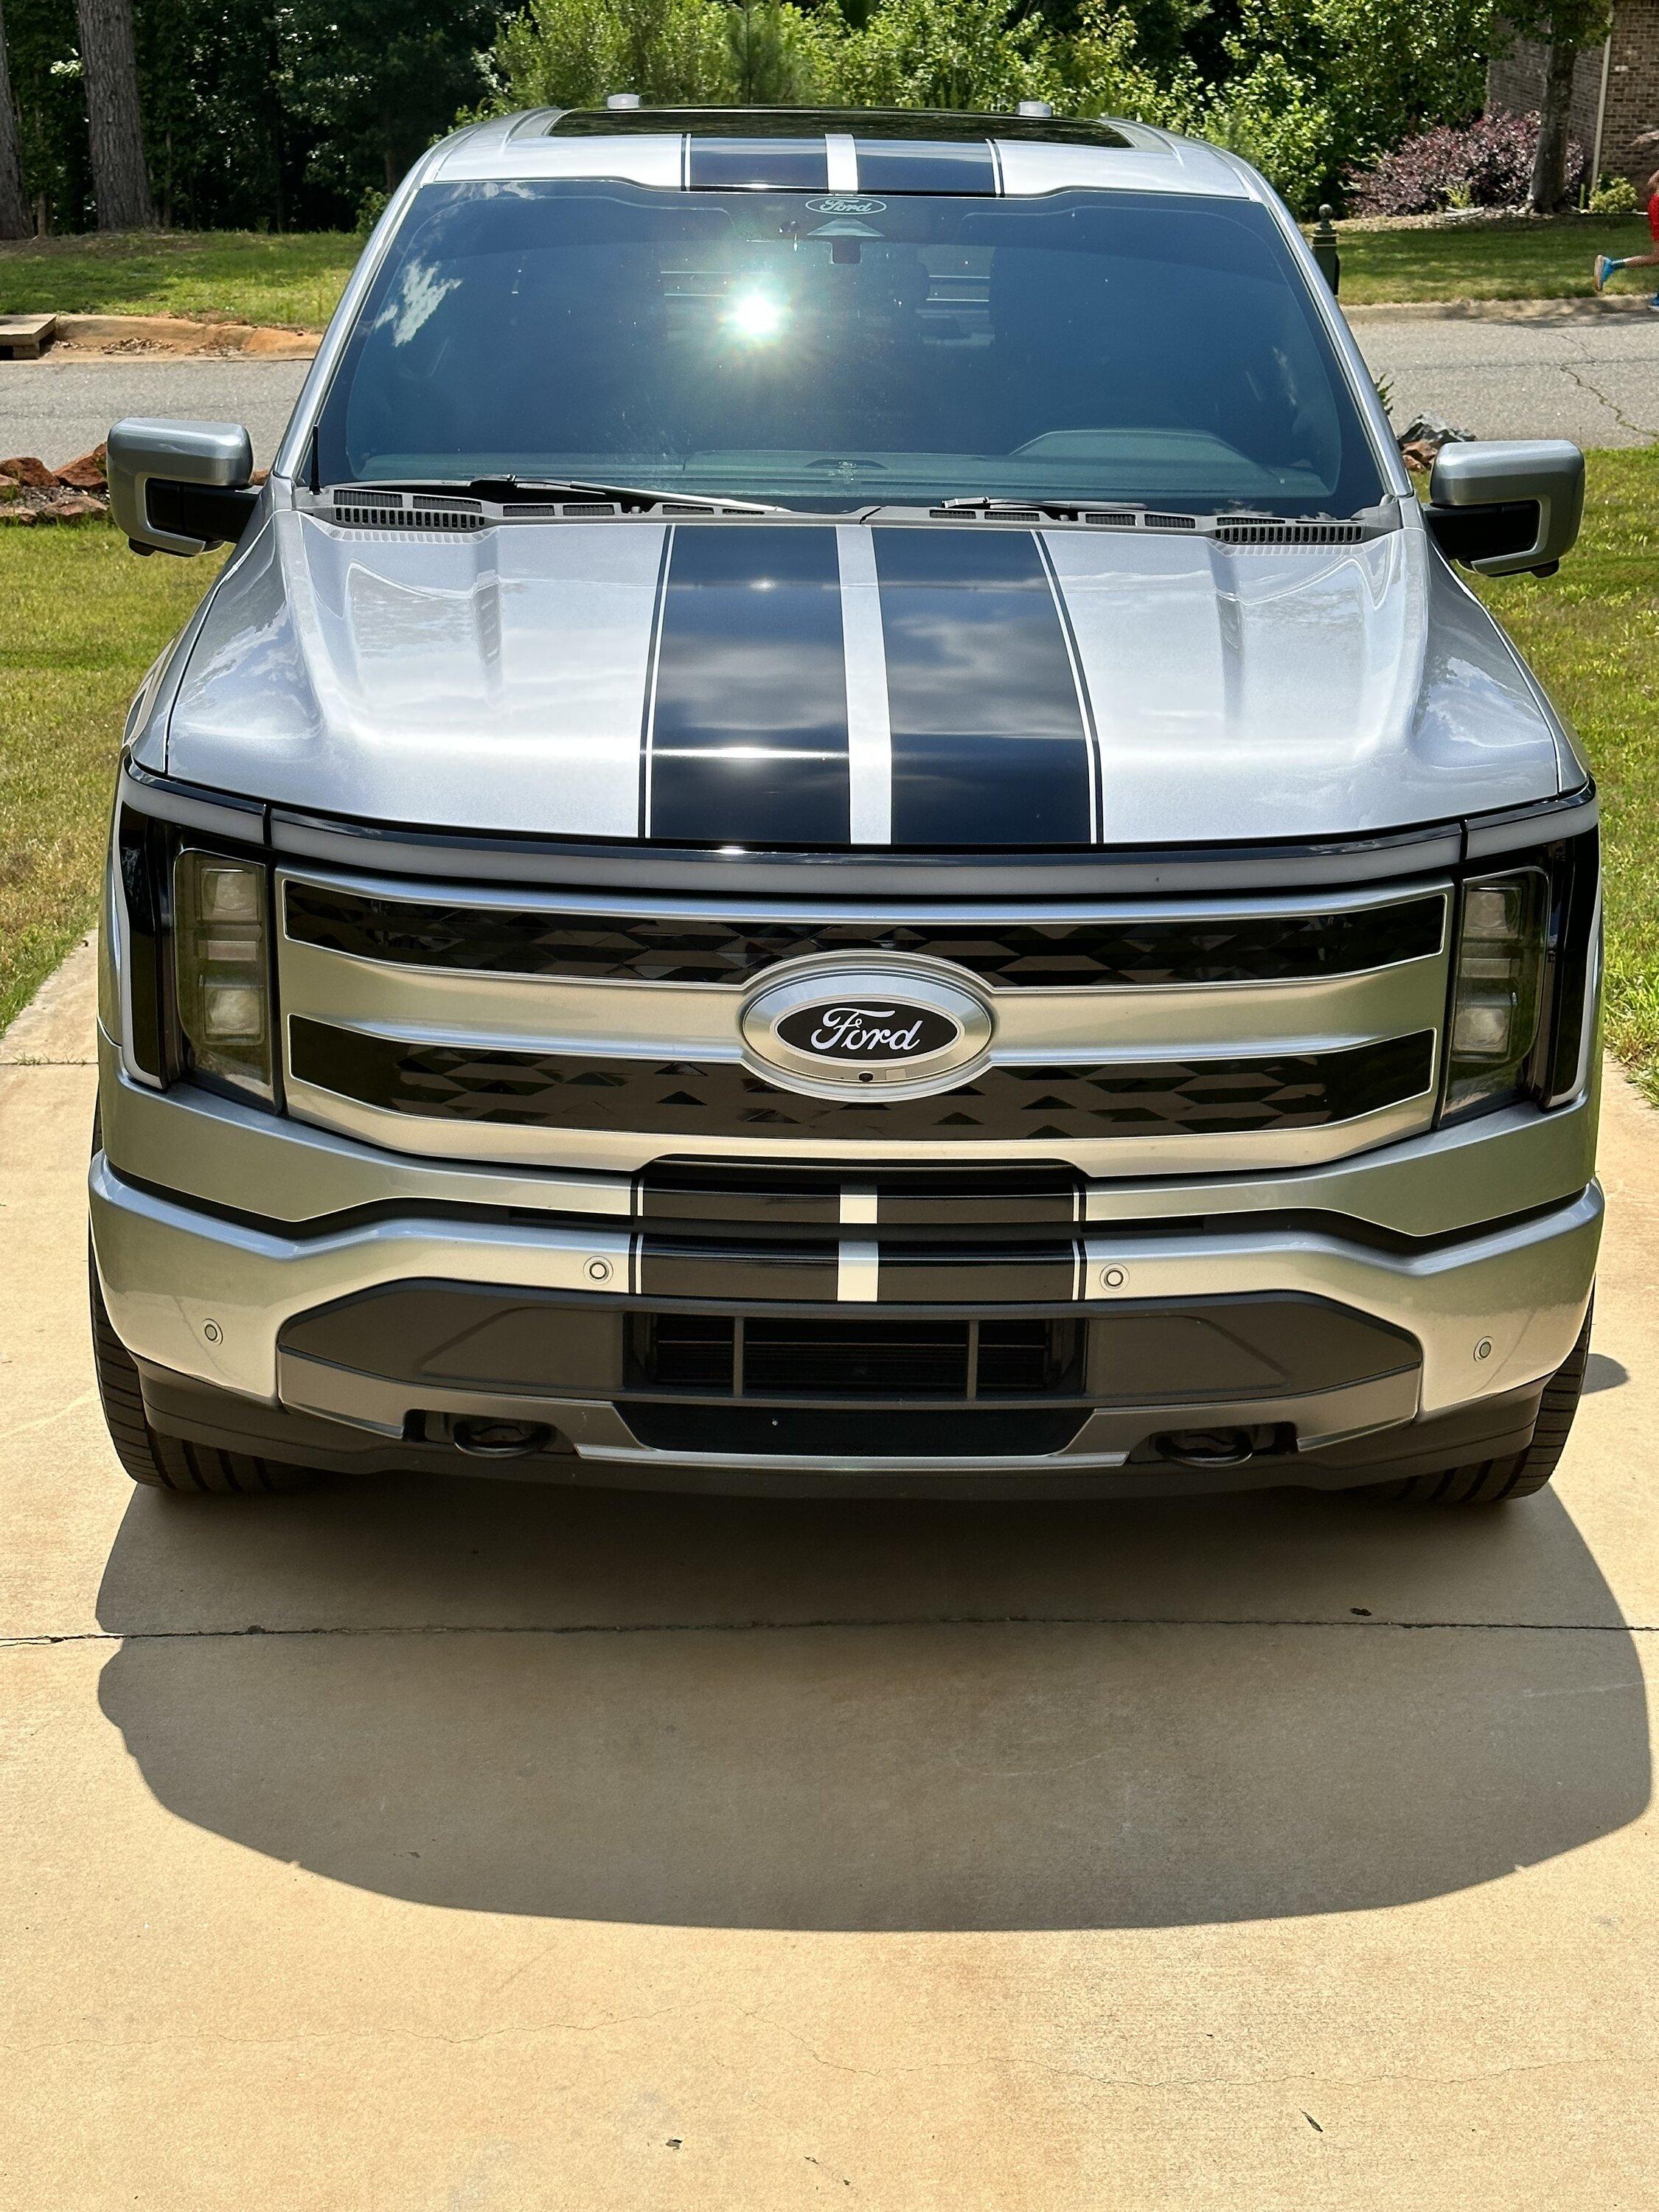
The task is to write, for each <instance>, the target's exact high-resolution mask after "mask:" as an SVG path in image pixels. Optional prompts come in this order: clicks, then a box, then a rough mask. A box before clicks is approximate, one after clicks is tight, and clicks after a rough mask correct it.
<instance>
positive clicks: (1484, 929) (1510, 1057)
mask: <svg viewBox="0 0 1659 2212" xmlns="http://www.w3.org/2000/svg"><path fill="white" fill-rule="evenodd" d="M1549 914H1550V885H1549V878H1548V877H1547V875H1546V874H1545V872H1544V871H1543V869H1541V868H1516V869H1513V870H1511V871H1510V872H1508V873H1507V874H1504V875H1501V876H1482V877H1479V878H1476V879H1475V880H1474V881H1473V882H1471V883H1466V884H1464V886H1463V908H1462V927H1461V928H1460V930H1459V933H1458V952H1457V975H1456V981H1455V985H1454V987H1453V991H1452V1007H1451V1027H1450V1031H1449V1036H1448V1037H1447V1040H1446V1103H1445V1107H1444V1109H1443V1115H1442V1119H1443V1120H1444V1121H1455V1120H1456V1119H1457V1118H1458V1117H1459V1116H1460V1115H1465V1114H1473V1113H1479V1112H1480V1111H1482V1110H1484V1109H1490V1108H1492V1107H1495V1106H1500V1105H1503V1104H1505V1103H1507V1102H1508V1101H1509V1100H1510V1099H1511V1098H1517V1097H1521V1096H1522V1094H1523V1093H1524V1092H1525V1091H1527V1090H1528V1061H1529V1060H1530V1059H1531V1056H1532V1052H1533V1048H1534V1045H1535V1044H1536V1043H1537V1042H1538V1027H1539V1022H1540V1019H1541V1012H1542V1006H1543V985H1544V968H1545V956H1546V953H1547V949H1548V933H1549Z"/></svg>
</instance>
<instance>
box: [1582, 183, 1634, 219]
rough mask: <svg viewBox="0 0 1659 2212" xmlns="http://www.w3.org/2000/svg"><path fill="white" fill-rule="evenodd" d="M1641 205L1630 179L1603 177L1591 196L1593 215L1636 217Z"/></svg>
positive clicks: (1590, 208)
mask: <svg viewBox="0 0 1659 2212" xmlns="http://www.w3.org/2000/svg"><path fill="white" fill-rule="evenodd" d="M1641 204H1642V202H1641V198H1640V197H1639V195H1638V192H1637V190H1636V187H1635V185H1633V184H1632V182H1631V180H1630V179H1629V178H1628V177H1603V178H1602V179H1601V183H1600V184H1599V185H1597V186H1596V187H1595V191H1593V192H1592V193H1591V194H1590V196H1589V211H1590V213H1591V214H1592V215H1634V214H1635V212H1636V210H1638V208H1639V207H1640V206H1641Z"/></svg>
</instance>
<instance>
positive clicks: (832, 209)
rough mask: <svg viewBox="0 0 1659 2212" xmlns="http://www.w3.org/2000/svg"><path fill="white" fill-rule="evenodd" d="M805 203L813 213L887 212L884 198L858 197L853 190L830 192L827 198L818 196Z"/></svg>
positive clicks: (877, 213)
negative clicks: (865, 198) (867, 198)
mask: <svg viewBox="0 0 1659 2212" xmlns="http://www.w3.org/2000/svg"><path fill="white" fill-rule="evenodd" d="M806 204H807V206H808V208H809V209H810V210H811V212H812V213H813V214H814V215H885V214H886V212H887V203H886V201H885V200H864V199H860V198H859V197H858V196H857V194H856V193H854V192H847V193H842V192H831V193H830V194H829V197H827V198H825V197H819V198H817V199H815V200H808V201H807V203H806Z"/></svg>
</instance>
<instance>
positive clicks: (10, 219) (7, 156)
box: [0, 9, 34, 238]
mask: <svg viewBox="0 0 1659 2212" xmlns="http://www.w3.org/2000/svg"><path fill="white" fill-rule="evenodd" d="M33 231H34V225H33V223H32V222H30V221H29V204H28V202H27V200H26V199H25V198H24V197H23V172H22V168H21V164H20V162H19V160H18V153H17V108H16V106H15V102H14V101H13V100H12V96H11V70H10V68H9V64H8V63H7V60H6V18H5V15H4V11H3V9H0V238H28V237H31V236H32V235H33Z"/></svg>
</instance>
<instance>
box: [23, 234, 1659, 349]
mask: <svg viewBox="0 0 1659 2212" xmlns="http://www.w3.org/2000/svg"><path fill="white" fill-rule="evenodd" d="M1339 229H1340V237H1341V242H1342V243H1341V251H1342V298H1343V300H1344V302H1345V303H1346V305H1348V306H1349V307H1364V306H1367V305H1370V303H1372V302H1374V301H1384V300H1559V299H1570V298H1575V297H1577V296H1579V295H1584V294H1587V293H1588V292H1589V289H1590V280H1589V270H1590V260H1591V257H1592V256H1593V255H1594V254H1595V253H1597V252H1607V253H1636V252H1641V251H1643V249H1644V247H1645V246H1646V245H1647V243H1648V227H1647V222H1646V219H1645V217H1644V216H1609V217H1607V219H1606V220H1603V221H1598V220H1594V219H1592V218H1589V217H1587V216H1557V217H1554V218H1553V219H1552V220H1550V221H1548V222H1513V223H1492V224H1486V225H1483V226H1481V227H1480V228H1474V229H1470V230H1394V231H1375V230H1373V231H1365V230H1355V229H1353V228H1351V227H1350V226H1349V225H1347V224H1346V223H1344V224H1342V225H1340V226H1339ZM361 246H362V240H361V239H357V238H355V237H351V236H349V235H347V234H345V233H344V232H342V231H319V232H312V233H307V232H300V233H283V234H275V233H265V232H262V231H248V230H219V231H214V230H208V231H149V232H141V233H139V234H136V235H133V236H125V237H95V236H94V237H88V238H48V239H40V240H33V241H32V242H30V243H28V244H27V245H22V246H0V312H6V313H13V314H18V313H28V312H37V313H38V312H42V311H51V310H56V312H57V313H59V314H65V315H72V314H87V315H89V314H111V315H155V314H174V315H202V316H208V317H210V318H212V319H215V320H228V321H232V322H250V323H271V324H290V325H296V326H299V327H301V328H305V329H308V330H318V329H320V328H321V326H322V325H323V324H325V322H326V321H327V320H328V318H329V316H330V314H331V313H332V312H333V308H334V303H335V301H337V299H338V298H339V296H340V289H341V287H342V286H343V283H345V280H346V278H347V276H349V274H350V271H351V265H352V264H353V263H354V262H355V261H356V258H357V254H358V251H359V249H360V247H361ZM1611 289H1613V290H1614V291H1626V292H1633V291H1639V290H1647V291H1652V290H1654V289H1659V272H1652V273H1651V274H1649V275H1647V276H1644V272H1642V271H1640V270H1638V271H1636V272H1634V273H1633V274H1632V275H1630V276H1618V277H1615V278H1614V279H1613V285H1612V287H1611Z"/></svg>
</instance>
